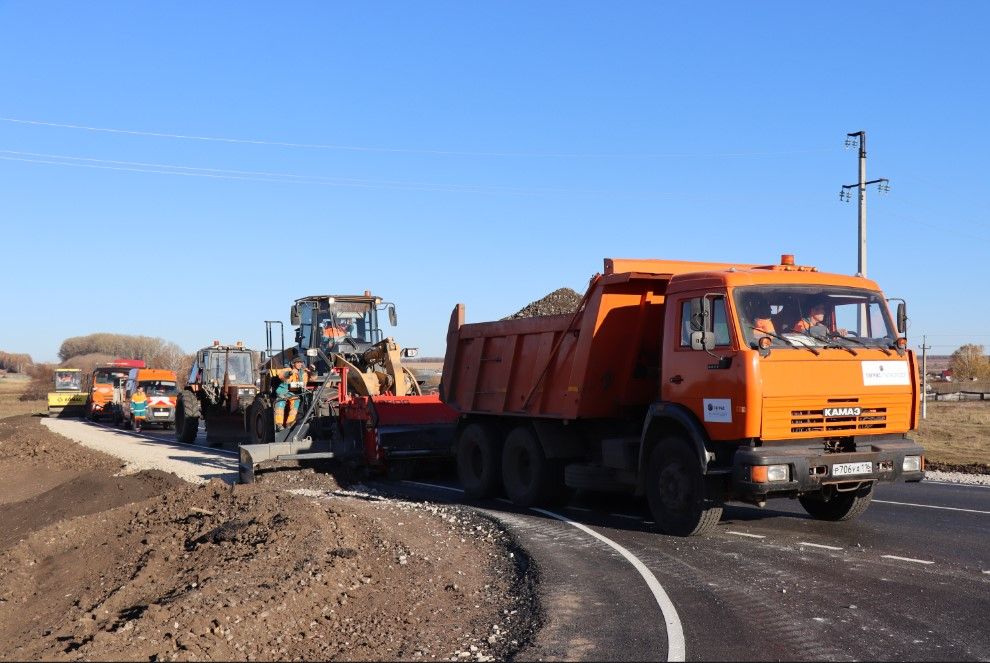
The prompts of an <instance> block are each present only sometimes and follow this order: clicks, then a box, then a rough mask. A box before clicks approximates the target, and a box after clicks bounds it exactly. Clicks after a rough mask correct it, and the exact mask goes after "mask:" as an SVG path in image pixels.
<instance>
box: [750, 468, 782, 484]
mask: <svg viewBox="0 0 990 663" xmlns="http://www.w3.org/2000/svg"><path fill="white" fill-rule="evenodd" d="M749 476H750V479H751V480H752V481H754V482H755V483H766V482H770V481H790V478H791V472H790V467H789V466H787V465H757V466H755V467H753V468H750V471H749Z"/></svg>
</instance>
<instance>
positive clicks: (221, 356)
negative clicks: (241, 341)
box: [209, 350, 254, 384]
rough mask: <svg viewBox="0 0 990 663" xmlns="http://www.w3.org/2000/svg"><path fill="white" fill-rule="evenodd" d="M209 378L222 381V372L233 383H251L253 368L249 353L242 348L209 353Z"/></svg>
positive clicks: (252, 381)
mask: <svg viewBox="0 0 990 663" xmlns="http://www.w3.org/2000/svg"><path fill="white" fill-rule="evenodd" d="M209 370H210V373H209V375H210V379H211V380H216V381H217V382H223V376H224V372H225V371H226V373H227V379H228V380H229V381H230V382H231V383H235V384H253V383H254V370H253V369H252V362H251V353H250V352H247V351H244V350H237V351H231V352H226V351H223V350H216V351H214V352H211V353H210V369H209Z"/></svg>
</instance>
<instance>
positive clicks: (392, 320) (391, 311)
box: [388, 304, 399, 327]
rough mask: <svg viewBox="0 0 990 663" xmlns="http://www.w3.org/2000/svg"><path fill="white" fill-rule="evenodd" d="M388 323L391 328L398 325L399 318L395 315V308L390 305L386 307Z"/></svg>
mask: <svg viewBox="0 0 990 663" xmlns="http://www.w3.org/2000/svg"><path fill="white" fill-rule="evenodd" d="M388 323H389V324H390V325H392V326H393V327H395V326H396V325H397V324H399V316H398V315H396V313H395V306H394V305H392V304H389V306H388Z"/></svg>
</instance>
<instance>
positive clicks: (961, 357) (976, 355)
mask: <svg viewBox="0 0 990 663" xmlns="http://www.w3.org/2000/svg"><path fill="white" fill-rule="evenodd" d="M949 368H950V369H952V377H953V379H955V380H971V379H973V378H976V379H977V380H986V379H988V378H990V358H988V357H987V355H986V353H985V352H984V351H983V346H982V345H977V344H975V343H967V344H966V345H964V346H962V347H960V348H959V349H958V350H956V351H955V352H953V353H952V356H951V357H949Z"/></svg>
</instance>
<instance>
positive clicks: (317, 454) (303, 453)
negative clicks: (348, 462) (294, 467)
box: [238, 438, 334, 483]
mask: <svg viewBox="0 0 990 663" xmlns="http://www.w3.org/2000/svg"><path fill="white" fill-rule="evenodd" d="M333 457H334V455H333V452H332V451H330V442H329V440H312V439H310V438H305V439H302V440H286V441H285V442H266V443H262V444H242V445H241V447H240V461H239V462H238V477H239V482H240V483H254V473H255V470H256V469H257V467H258V466H259V465H261V464H262V463H265V462H268V461H277V460H317V459H328V458H333Z"/></svg>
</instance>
